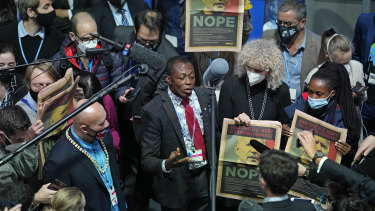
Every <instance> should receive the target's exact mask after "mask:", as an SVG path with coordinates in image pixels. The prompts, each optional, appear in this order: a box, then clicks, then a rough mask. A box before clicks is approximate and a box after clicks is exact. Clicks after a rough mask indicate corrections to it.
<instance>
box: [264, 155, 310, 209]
mask: <svg viewBox="0 0 375 211" xmlns="http://www.w3.org/2000/svg"><path fill="white" fill-rule="evenodd" d="M259 171H260V184H261V186H262V188H263V190H264V191H265V192H266V196H267V197H266V198H265V199H264V204H263V209H264V210H285V211H290V210H292V211H293V210H295V211H299V210H305V211H310V210H311V211H314V210H315V207H314V205H313V204H311V203H310V202H309V201H306V202H292V201H291V200H290V199H289V197H288V191H289V190H290V188H291V187H292V186H293V185H294V183H295V182H296V181H297V177H298V166H297V162H296V160H295V159H293V158H292V157H291V156H290V155H288V154H286V153H285V152H283V151H278V150H268V151H266V152H264V153H262V155H261V156H260V161H259Z"/></svg>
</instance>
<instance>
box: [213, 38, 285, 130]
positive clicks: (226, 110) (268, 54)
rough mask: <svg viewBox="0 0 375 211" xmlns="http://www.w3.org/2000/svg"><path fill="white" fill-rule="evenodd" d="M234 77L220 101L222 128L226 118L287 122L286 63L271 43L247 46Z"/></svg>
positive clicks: (259, 42) (262, 41) (222, 88)
mask: <svg viewBox="0 0 375 211" xmlns="http://www.w3.org/2000/svg"><path fill="white" fill-rule="evenodd" d="M237 65H238V67H237V69H236V70H235V76H232V77H230V78H228V79H226V80H225V81H224V83H223V86H222V87H221V92H220V98H219V124H220V125H222V121H223V119H224V118H230V119H233V118H234V119H235V120H236V121H237V122H239V123H243V124H247V125H249V124H250V120H274V121H279V122H281V123H285V122H287V121H288V117H287V116H286V114H285V112H284V108H285V107H286V106H288V105H290V103H291V101H290V94H289V88H288V86H287V85H286V84H285V83H283V82H282V81H281V79H282V74H283V70H284V60H283V56H282V54H281V51H280V49H279V48H278V46H277V45H276V44H275V42H274V41H271V40H264V39H259V40H254V41H251V42H249V43H247V44H246V45H245V46H244V48H243V49H242V51H241V53H240V54H239V56H238V61H237Z"/></svg>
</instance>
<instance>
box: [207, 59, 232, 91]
mask: <svg viewBox="0 0 375 211" xmlns="http://www.w3.org/2000/svg"><path fill="white" fill-rule="evenodd" d="M228 70H229V65H228V62H227V61H226V60H225V59H222V58H217V59H215V60H214V61H212V63H211V64H210V66H208V68H207V70H206V72H204V74H203V82H204V84H205V85H206V86H214V85H217V84H218V83H219V82H220V81H221V80H223V78H224V76H225V74H227V72H228Z"/></svg>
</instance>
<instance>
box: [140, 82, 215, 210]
mask: <svg viewBox="0 0 375 211" xmlns="http://www.w3.org/2000/svg"><path fill="white" fill-rule="evenodd" d="M194 90H195V92H196V94H197V96H198V100H199V104H200V106H201V110H202V114H201V116H202V117H203V124H204V125H203V128H204V130H203V131H204V141H205V145H206V152H207V161H208V163H210V158H211V151H210V150H211V146H212V145H211V144H212V143H211V127H210V122H211V118H210V115H209V111H208V107H209V106H210V97H209V93H208V91H207V90H205V89H203V88H195V89H194ZM143 112H144V116H143V119H142V123H143V124H144V133H143V139H142V167H143V169H144V170H145V172H147V173H150V174H153V175H154V181H153V191H154V192H155V198H156V200H157V201H158V202H159V203H160V204H161V205H163V206H167V207H170V208H180V207H181V206H184V205H186V204H187V200H188V197H186V196H187V195H188V193H189V188H190V186H191V184H192V182H193V181H192V179H193V178H192V176H191V172H190V171H189V167H188V165H185V166H181V167H177V168H173V169H172V170H171V173H169V174H164V173H163V172H162V168H161V165H162V161H163V160H164V159H167V158H169V156H170V154H171V152H172V151H176V148H177V147H179V148H180V152H181V157H186V156H187V152H186V147H185V143H184V139H183V134H182V131H181V126H180V123H179V120H178V117H177V114H176V112H175V108H174V106H173V104H172V101H171V99H170V97H169V96H168V92H167V91H164V92H162V94H161V95H159V96H157V97H155V98H154V99H153V100H151V101H150V102H149V103H148V104H147V105H145V106H144V107H143ZM207 188H208V187H207Z"/></svg>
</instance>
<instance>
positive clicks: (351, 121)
mask: <svg viewBox="0 0 375 211" xmlns="http://www.w3.org/2000/svg"><path fill="white" fill-rule="evenodd" d="M296 109H298V110H300V111H303V112H305V113H307V114H309V115H311V116H313V117H316V118H318V119H320V120H322V121H325V122H327V123H329V124H331V125H334V126H336V127H340V128H346V129H348V135H347V139H346V143H343V142H336V144H335V146H336V148H337V150H338V151H339V152H340V153H341V154H342V155H343V159H342V161H341V163H342V164H344V165H350V163H351V161H352V160H353V157H354V154H355V152H356V151H357V148H358V140H359V138H360V131H361V129H360V127H361V125H360V119H359V116H358V113H357V111H356V109H355V106H354V102H353V96H352V92H351V90H350V81H349V76H348V72H347V71H346V69H345V67H344V66H343V65H342V64H336V63H332V62H325V63H324V64H323V65H322V66H321V67H320V68H319V70H318V71H317V72H316V73H315V74H314V75H312V77H311V80H310V83H309V86H308V91H307V92H304V93H302V95H301V96H300V97H299V98H298V99H297V101H296V102H295V103H294V104H292V105H290V106H288V107H287V108H285V111H286V113H287V115H288V117H289V119H290V121H292V119H293V116H294V112H295V110H296ZM283 134H284V135H287V136H290V128H288V129H286V128H285V127H284V126H283Z"/></svg>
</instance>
